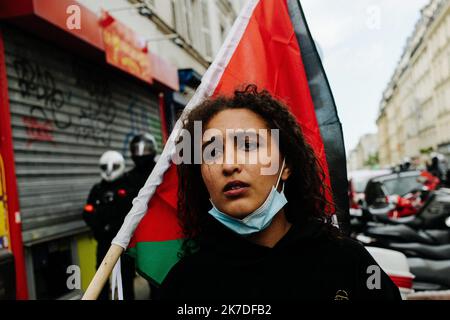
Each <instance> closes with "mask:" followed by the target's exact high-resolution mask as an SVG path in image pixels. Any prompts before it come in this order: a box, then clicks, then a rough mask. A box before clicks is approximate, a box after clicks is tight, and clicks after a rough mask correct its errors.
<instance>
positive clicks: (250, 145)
mask: <svg viewBox="0 0 450 320" xmlns="http://www.w3.org/2000/svg"><path fill="white" fill-rule="evenodd" d="M257 148H258V143H257V142H253V141H245V142H244V143H243V144H242V145H241V149H244V150H245V151H253V150H256V149H257Z"/></svg>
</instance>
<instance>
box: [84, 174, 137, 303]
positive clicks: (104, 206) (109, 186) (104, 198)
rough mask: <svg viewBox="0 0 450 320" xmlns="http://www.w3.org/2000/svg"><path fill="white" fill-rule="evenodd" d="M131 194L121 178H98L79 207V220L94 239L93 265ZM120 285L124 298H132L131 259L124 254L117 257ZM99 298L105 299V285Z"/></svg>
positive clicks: (117, 226)
mask: <svg viewBox="0 0 450 320" xmlns="http://www.w3.org/2000/svg"><path fill="white" fill-rule="evenodd" d="M132 200H133V198H132V194H131V192H130V188H129V187H128V186H127V183H126V180H125V179H124V178H119V179H117V180H115V181H112V182H107V181H105V180H102V181H101V182H100V183H97V184H95V185H94V186H93V187H92V189H91V192H90V193H89V197H88V200H87V203H86V206H85V207H84V210H83V219H84V220H85V221H86V223H87V225H88V226H89V227H91V229H92V232H93V234H94V238H95V240H96V241H97V268H98V267H99V265H100V263H101V262H102V260H103V258H104V257H105V255H106V253H107V251H108V249H109V248H110V246H111V241H112V239H113V238H114V237H115V236H116V235H117V232H118V231H119V229H120V227H121V226H122V224H123V220H124V219H125V216H126V215H127V213H128V212H129V211H130V209H131V206H132ZM121 269H122V284H123V294H124V299H125V300H133V299H134V290H133V281H134V276H135V266H134V259H133V258H131V257H130V256H129V255H128V254H123V255H122V257H121ZM98 299H99V300H107V299H108V286H107V285H105V287H104V288H103V290H102V292H101V294H100V296H99V298H98Z"/></svg>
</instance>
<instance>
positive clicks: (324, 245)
mask: <svg viewBox="0 0 450 320" xmlns="http://www.w3.org/2000/svg"><path fill="white" fill-rule="evenodd" d="M196 121H201V123H202V126H203V127H202V130H203V135H202V137H200V138H199V139H195V138H194V139H193V140H192V145H191V151H192V153H194V152H198V150H200V152H201V153H202V155H203V157H202V162H201V163H200V164H189V163H183V164H180V165H178V174H179V190H178V207H179V208H178V209H179V219H180V223H181V226H182V229H183V232H184V236H185V239H186V241H185V242H184V246H183V252H182V258H181V260H180V261H179V262H178V263H177V264H176V265H175V266H174V267H173V268H172V270H171V271H170V272H169V274H168V275H167V277H166V279H165V280H164V282H163V283H162V285H161V287H160V291H159V294H158V296H157V299H181V300H192V299H202V300H220V301H223V300H236V299H323V300H342V299H344V300H360V299H363V300H364V299H386V300H398V299H400V294H399V290H398V288H397V287H396V286H395V285H394V284H393V282H392V281H391V280H390V278H389V277H388V276H387V275H386V274H385V273H384V272H383V271H382V270H381V269H377V267H375V272H373V271H372V270H373V267H372V268H369V266H377V263H376V262H375V261H374V259H373V258H372V257H371V255H370V254H369V253H368V252H367V251H366V250H365V248H364V247H363V246H361V245H360V244H358V243H357V242H355V241H353V240H351V239H348V238H346V237H345V236H343V235H341V234H340V233H339V230H338V229H337V228H335V227H333V226H332V224H331V221H330V218H329V216H327V215H326V211H327V207H329V206H330V205H332V204H329V203H327V201H326V198H325V186H324V183H323V180H324V173H323V170H322V169H321V167H320V165H319V163H318V160H317V159H316V157H315V155H314V152H313V150H312V148H311V147H310V146H309V145H308V144H307V143H306V141H305V138H304V136H303V134H302V131H301V129H300V127H299V126H298V124H297V122H296V119H295V118H294V116H293V115H292V114H291V113H290V112H289V111H288V108H287V107H286V106H285V105H283V104H282V103H281V102H280V101H278V100H276V99H275V98H273V97H272V96H271V95H270V94H269V93H268V92H267V91H258V89H257V88H256V86H254V85H249V86H247V87H246V88H245V89H244V90H242V91H235V93H234V95H233V96H231V97H216V98H213V99H209V100H207V101H205V102H203V103H202V104H201V105H200V106H198V107H197V108H195V109H194V110H193V111H192V112H190V114H189V116H188V119H186V121H185V123H184V129H186V130H187V131H188V132H189V133H190V134H191V136H192V137H194V136H195V135H194V131H195V130H194V127H195V122H196ZM260 129H263V130H269V131H268V134H267V135H266V136H264V135H263V134H259V132H265V131H260ZM270 129H277V132H278V137H277V135H276V134H274V133H273V132H275V131H272V132H271V131H270ZM252 130H253V132H257V133H258V134H254V135H251V134H249V135H248V136H247V135H244V136H243V138H242V139H239V138H236V136H237V135H236V132H251V131H252ZM230 132H231V133H232V134H230ZM233 133H234V135H233ZM277 140H278V141H277ZM213 144H215V146H216V147H215V148H211V146H212V145H213ZM217 145H219V146H221V147H222V148H219V147H217ZM208 148H209V149H208ZM196 150H197V151H196ZM208 150H209V152H207V151H208ZM211 150H213V151H211ZM230 154H231V156H229V155H230ZM256 154H258V157H257V158H258V161H256V162H255V161H253V162H251V161H249V159H250V158H252V156H255V155H256ZM262 154H263V155H264V154H267V155H270V163H268V162H267V161H261V157H260V155H262ZM253 159H254V158H253ZM230 160H231V161H230ZM274 163H275V164H278V166H276V165H275V166H273V164H274ZM269 167H271V168H275V169H274V170H272V171H273V172H271V173H269V174H268V173H267V171H264V169H266V170H267V169H268V168H269ZM264 172H265V173H264ZM368 268H369V269H368Z"/></svg>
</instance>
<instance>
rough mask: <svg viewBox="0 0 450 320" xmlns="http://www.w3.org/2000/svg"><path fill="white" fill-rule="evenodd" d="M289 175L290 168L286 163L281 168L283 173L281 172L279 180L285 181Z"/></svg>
mask: <svg viewBox="0 0 450 320" xmlns="http://www.w3.org/2000/svg"><path fill="white" fill-rule="evenodd" d="M290 175H291V168H290V167H289V166H288V165H286V166H285V168H284V169H283V173H282V174H281V180H283V181H286V180H287V179H288V178H289V176H290Z"/></svg>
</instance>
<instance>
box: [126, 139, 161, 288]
mask: <svg viewBox="0 0 450 320" xmlns="http://www.w3.org/2000/svg"><path fill="white" fill-rule="evenodd" d="M156 150H157V144H156V140H155V137H154V136H153V135H151V134H149V133H143V134H137V135H136V136H134V137H133V139H132V140H131V142H130V154H131V159H132V160H133V162H134V168H133V169H131V170H130V171H128V172H127V173H126V174H125V177H124V180H125V181H126V185H127V186H128V189H129V191H130V198H131V199H134V198H135V197H137V195H138V193H139V190H141V188H142V187H143V186H144V184H145V182H146V181H147V178H148V177H149V175H150V173H151V172H152V170H153V168H154V167H155V165H156V158H157V155H156ZM149 287H150V295H151V296H152V295H153V294H154V293H155V292H156V290H157V287H156V286H155V285H153V283H151V282H150V281H149Z"/></svg>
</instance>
